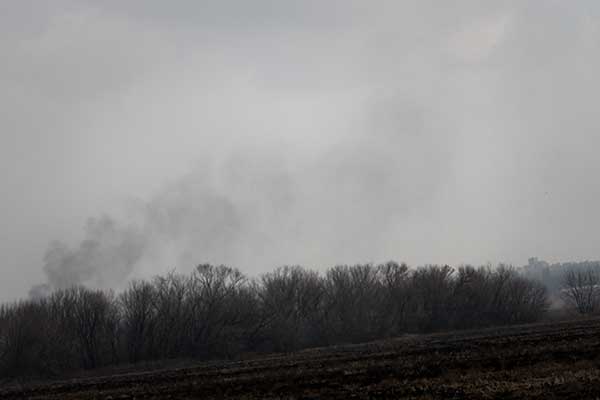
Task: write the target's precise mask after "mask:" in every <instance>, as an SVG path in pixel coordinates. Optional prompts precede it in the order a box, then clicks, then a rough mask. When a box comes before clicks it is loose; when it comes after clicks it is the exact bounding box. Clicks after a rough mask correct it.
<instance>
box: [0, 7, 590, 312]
mask: <svg viewBox="0 0 600 400" xmlns="http://www.w3.org/2000/svg"><path fill="white" fill-rule="evenodd" d="M0 55H1V62H0V187H1V188H2V196H0V221H1V222H2V223H1V225H0V256H1V261H2V263H1V264H0V301H8V300H13V299H16V298H20V297H25V296H27V295H28V293H31V292H30V288H31V287H32V286H33V287H34V288H36V287H37V286H35V285H40V284H42V285H46V287H49V288H59V287H65V286H69V285H72V284H85V285H88V286H91V287H102V288H113V289H117V290H118V289H119V288H121V287H123V285H124V284H125V282H127V280H129V279H134V278H143V277H150V276H152V275H154V274H160V273H164V272H166V271H170V270H173V269H176V270H178V271H181V272H188V271H190V270H191V269H192V268H193V267H194V265H197V264H200V263H204V262H210V263H214V264H222V263H224V264H228V265H231V266H234V267H237V268H239V269H240V270H242V271H243V272H244V273H246V274H248V275H250V276H257V275H258V274H260V273H263V272H267V271H270V270H272V269H273V268H275V267H277V266H281V265H290V264H301V265H304V266H306V267H310V268H315V269H318V270H325V269H326V268H328V267H331V266H333V265H336V264H342V263H348V264H353V263H362V262H375V263H377V262H383V261H387V260H390V259H393V260H397V261H405V262H407V263H409V264H411V265H415V266H416V265H424V264H430V263H448V264H451V265H459V264H463V263H470V264H483V263H493V264H495V263H500V262H505V263H511V264H514V265H522V264H525V263H526V261H527V259H528V258H529V257H532V256H536V257H539V258H541V259H545V260H548V261H551V262H556V261H567V260H575V261H576V260H597V259H600V246H599V245H598V243H599V242H598V234H597V230H598V227H599V226H600V207H599V204H600V182H599V181H598V178H597V177H598V174H599V173H600V158H599V157H598V149H599V147H600V130H599V128H600V122H599V120H598V119H599V115H600V114H599V113H598V93H600V75H599V74H598V73H597V71H600V3H598V2H597V1H594V0H579V1H569V2H567V1H559V0H545V1H541V0H539V1H526V0H523V1H521V0H519V1H502V2H482V1H453V2H440V1H427V0H422V1H398V0H394V1H391V0H390V1H384V0H381V1H380V0H369V1H365V0H361V1H359V0H344V1H342V0H327V1H322V0H321V1H316V0H302V1H292V0H287V1H284V0H278V1H274V0H271V1H267V0H252V1H241V0H240V1H231V0H214V1H212V0H210V1H209V0H204V1H203V0H198V1H191V0H190V1H187V0H179V1H176V0H173V1H169V2H164V1H158V0H147V1H133V0H119V1H117V0H105V1H91V0H88V1H86V0H77V1H75V0H72V1H71V0H55V1H52V2H40V1H34V0H18V1H17V0H0Z"/></svg>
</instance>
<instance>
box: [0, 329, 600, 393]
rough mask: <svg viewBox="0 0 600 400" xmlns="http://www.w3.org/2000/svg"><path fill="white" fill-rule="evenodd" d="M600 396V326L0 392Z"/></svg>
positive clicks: (402, 342)
mask: <svg viewBox="0 0 600 400" xmlns="http://www.w3.org/2000/svg"><path fill="white" fill-rule="evenodd" d="M224 397H225V398H239V399H264V398H267V399H280V398H294V399H317V398H336V399H347V398H410V399H434V398H456V399H462V398H469V399H471V398H472V399H492V398H494V399H495V398H501V399H523V398H531V399H588V398H589V399H595V398H600V319H589V320H580V321H571V322H560V323H558V322H557V323H552V324H549V323H546V324H535V325H524V326H517V327H508V328H498V329H486V330H479V331H465V332H453V333H446V334H434V335H416V336H406V337H401V338H397V339H392V340H385V341H378V342H373V343H367V344H360V345H350V346H335V347H328V348H321V349H310V350H306V351H301V352H297V353H293V354H287V355H274V356H268V357H262V358H257V359H252V360H246V361H236V362H225V361H224V362H211V363H203V364H198V365H195V366H189V367H185V368H170V369H162V370H154V371H150V372H133V373H127V374H123V373H121V374H113V375H108V376H99V377H88V378H79V379H71V380H68V381H57V382H49V383H36V384H32V383H30V384H27V385H21V386H19V385H14V384H13V385H6V386H4V387H0V398H1V399H23V398H27V399H195V398H209V399H210V398H215V399H216V398H224Z"/></svg>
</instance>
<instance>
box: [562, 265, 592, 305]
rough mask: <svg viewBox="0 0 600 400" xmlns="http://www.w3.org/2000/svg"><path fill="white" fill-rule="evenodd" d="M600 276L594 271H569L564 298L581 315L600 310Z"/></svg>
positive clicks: (566, 274)
mask: <svg viewBox="0 0 600 400" xmlns="http://www.w3.org/2000/svg"><path fill="white" fill-rule="evenodd" d="M599 283H600V275H599V274H598V273H597V272H596V271H595V270H592V269H587V270H583V271H581V270H579V271H574V270H569V271H567V272H566V273H565V275H564V278H563V289H562V291H561V294H562V297H563V298H564V299H565V300H566V301H567V302H568V303H569V304H571V305H572V306H574V307H575V308H576V309H577V311H578V312H579V313H580V314H592V313H594V312H596V311H597V310H598V305H599V304H600V292H599V287H598V284H599Z"/></svg>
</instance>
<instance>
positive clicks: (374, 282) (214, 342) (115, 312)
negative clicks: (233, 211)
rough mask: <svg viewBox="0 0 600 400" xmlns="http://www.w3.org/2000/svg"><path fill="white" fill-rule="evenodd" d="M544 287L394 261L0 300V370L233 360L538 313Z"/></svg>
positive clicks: (509, 275) (45, 371) (198, 275)
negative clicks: (13, 300) (323, 270)
mask: <svg viewBox="0 0 600 400" xmlns="http://www.w3.org/2000/svg"><path fill="white" fill-rule="evenodd" d="M547 308H548V299H547V293H546V288H545V287H544V286H543V285H542V284H540V283H538V282H536V281H534V280H530V279H527V278H525V277H523V276H522V275H520V274H519V273H518V272H517V270H515V269H513V268H511V267H507V266H502V265H501V266H498V267H497V268H490V267H479V268H474V267H470V266H463V267H459V268H457V269H453V268H451V267H449V266H438V265H430V266H425V267H420V268H417V269H410V268H408V267H407V266H406V265H405V264H398V263H395V262H388V263H386V264H381V265H373V264H362V265H353V266H347V265H342V266H336V267H333V268H331V269H329V270H328V271H326V272H325V273H323V274H321V273H317V272H315V271H312V270H308V269H305V268H302V267H299V266H291V267H290V266H288V267H282V268H278V269H276V270H275V271H273V272H271V273H267V274H264V275H262V276H261V277H259V278H256V279H250V278H248V277H246V276H245V275H243V274H242V273H241V272H240V271H239V270H237V269H234V268H230V267H227V266H213V265H208V264H205V265H199V266H198V267H197V268H196V269H195V270H194V271H193V272H192V273H190V274H187V275H182V274H178V273H175V272H172V273H169V274H166V275H164V276H157V277H155V278H153V279H152V280H138V281H133V282H131V283H130V284H129V286H128V287H127V289H126V290H124V291H122V292H121V293H118V294H116V293H114V292H112V291H101V290H93V289H88V288H85V287H73V288H70V289H64V290H58V291H55V292H54V293H52V294H51V295H49V296H48V297H45V298H40V299H29V300H25V301H20V302H16V303H12V304H5V305H3V306H1V307H0V375H1V376H22V375H44V376H52V375H59V374H61V373H64V372H67V371H72V370H79V369H92V368H97V367H101V366H108V365H117V364H123V363H138V362H142V361H152V360H163V359H176V358H194V359H201V360H206V359H212V358H238V357H241V356H244V355H247V354H248V353H257V352H288V351H294V350H298V349H302V348H307V347H316V346H328V345H333V344H343V343H357V342H364V341H369V340H374V339H383V338H387V337H393V336H398V335H402V334H405V333H419V332H434V331H441V330H449V329H467V328H477V327H484V326H491V325H505V324H516V323H526V322H533V321H536V320H539V319H540V318H541V317H542V316H543V315H544V313H545V311H546V310H547Z"/></svg>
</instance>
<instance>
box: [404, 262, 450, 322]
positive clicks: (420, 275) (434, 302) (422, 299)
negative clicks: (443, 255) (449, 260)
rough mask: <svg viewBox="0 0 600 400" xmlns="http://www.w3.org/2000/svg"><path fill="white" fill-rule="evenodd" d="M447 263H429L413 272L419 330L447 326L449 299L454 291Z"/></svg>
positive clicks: (448, 320)
mask: <svg viewBox="0 0 600 400" xmlns="http://www.w3.org/2000/svg"><path fill="white" fill-rule="evenodd" d="M453 274H454V269H453V268H451V267H450V266H448V265H444V266H439V265H429V266H426V267H423V268H419V269H418V270H416V271H415V272H414V273H413V276H412V285H413V288H414V290H415V295H416V310H415V312H416V319H417V324H418V327H419V329H420V330H422V331H425V332H429V331H434V330H439V329H444V328H447V327H448V326H449V325H450V322H451V319H450V318H451V313H450V311H451V308H452V307H451V301H452V295H453V292H454V282H453V279H452V275H453Z"/></svg>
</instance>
